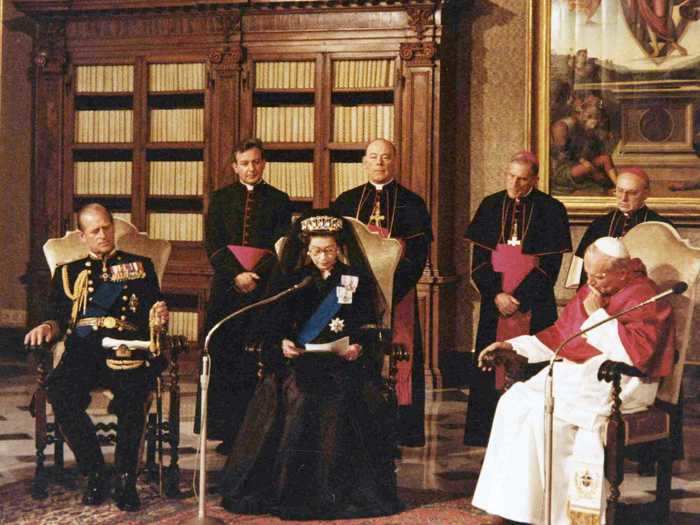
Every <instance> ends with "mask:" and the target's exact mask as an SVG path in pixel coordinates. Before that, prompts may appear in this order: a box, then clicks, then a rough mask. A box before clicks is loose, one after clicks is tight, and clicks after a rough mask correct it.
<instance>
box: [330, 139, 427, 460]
mask: <svg viewBox="0 0 700 525" xmlns="http://www.w3.org/2000/svg"><path fill="white" fill-rule="evenodd" d="M362 165H363V167H364V170H365V172H366V174H367V178H368V182H367V183H366V184H363V185H362V186H358V187H356V188H353V189H351V190H348V191H346V192H344V193H342V194H340V195H339V196H338V198H337V199H336V201H335V203H334V204H333V210H334V211H335V212H336V213H338V214H339V215H342V216H348V217H354V218H356V219H358V220H360V221H362V222H364V223H365V224H367V225H368V226H369V227H370V228H371V229H375V231H379V232H381V233H382V234H383V235H385V236H389V237H394V238H396V239H399V240H400V241H401V242H402V243H403V246H404V251H403V256H402V258H401V261H400V262H399V266H398V268H397V270H396V273H395V275H394V300H393V304H394V310H393V326H392V328H393V342H394V343H399V344H402V345H403V346H404V348H406V349H407V350H408V353H409V355H410V359H409V360H408V361H399V362H398V367H399V371H398V374H397V384H396V396H397V399H398V404H399V423H398V442H399V444H400V445H404V446H423V445H424V444H425V426H424V421H423V420H424V416H425V377H424V371H423V345H422V339H421V330H420V323H419V320H418V307H417V304H416V284H417V283H418V280H419V279H420V276H421V274H422V273H423V268H424V267H425V263H426V260H427V258H428V250H429V248H430V242H431V241H432V238H433V234H432V229H431V223H430V215H429V214H428V209H427V207H426V205H425V201H424V200H423V199H422V198H421V197H420V196H418V195H417V194H415V193H413V192H412V191H410V190H408V189H407V188H404V187H403V186H401V185H400V184H399V183H398V182H397V181H396V180H395V176H396V171H397V169H398V165H399V161H398V158H397V151H396V147H395V146H394V144H392V143H391V142H390V141H388V140H385V139H377V140H374V141H372V142H370V144H369V145H368V146H367V150H366V151H365V156H364V157H363V158H362Z"/></svg>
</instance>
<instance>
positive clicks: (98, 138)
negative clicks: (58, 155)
mask: <svg viewBox="0 0 700 525" xmlns="http://www.w3.org/2000/svg"><path fill="white" fill-rule="evenodd" d="M133 138H134V112H133V111H132V110H130V109H109V110H80V111H76V112H75V142H77V143H105V142H131V141H132V140H133Z"/></svg>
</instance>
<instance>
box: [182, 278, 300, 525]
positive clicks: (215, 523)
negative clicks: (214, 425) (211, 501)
mask: <svg viewBox="0 0 700 525" xmlns="http://www.w3.org/2000/svg"><path fill="white" fill-rule="evenodd" d="M312 280H313V279H312V278H311V277H306V278H305V279H304V280H303V281H301V282H300V283H298V284H295V285H294V286H292V287H291V288H287V289H286V290H283V291H281V292H279V293H278V294H275V295H272V296H270V297H266V298H265V299H261V300H260V301H256V302H254V303H252V304H249V305H248V306H244V307H243V308H241V309H240V310H236V311H235V312H232V313H230V314H229V315H227V316H226V317H224V318H223V319H221V320H220V321H219V322H218V323H216V324H215V325H214V326H212V328H211V330H209V332H208V333H207V336H206V337H205V338H204V348H203V350H202V373H201V375H200V376H199V384H200V386H201V390H202V395H201V396H200V406H199V408H200V411H199V414H200V418H199V419H200V421H199V427H200V428H199V502H198V506H197V516H195V517H193V518H191V519H189V520H185V521H183V522H182V524H183V525H219V524H223V523H224V522H223V521H222V520H220V519H219V518H214V517H209V516H207V515H206V499H207V492H206V491H207V401H208V399H207V393H208V390H209V378H210V377H211V356H210V355H209V341H210V340H211V337H212V336H213V335H214V333H216V331H217V330H218V329H219V328H221V326H223V325H224V324H225V323H227V322H228V321H230V320H232V319H235V318H236V317H239V316H241V315H243V314H244V313H246V312H249V311H250V310H253V309H255V308H258V307H260V306H265V305H267V304H270V303H274V302H275V301H278V300H280V299H282V298H283V297H286V296H287V295H290V294H292V293H294V292H296V291H297V290H300V289H302V288H304V287H306V286H308V285H309V284H310V283H311V282H312Z"/></svg>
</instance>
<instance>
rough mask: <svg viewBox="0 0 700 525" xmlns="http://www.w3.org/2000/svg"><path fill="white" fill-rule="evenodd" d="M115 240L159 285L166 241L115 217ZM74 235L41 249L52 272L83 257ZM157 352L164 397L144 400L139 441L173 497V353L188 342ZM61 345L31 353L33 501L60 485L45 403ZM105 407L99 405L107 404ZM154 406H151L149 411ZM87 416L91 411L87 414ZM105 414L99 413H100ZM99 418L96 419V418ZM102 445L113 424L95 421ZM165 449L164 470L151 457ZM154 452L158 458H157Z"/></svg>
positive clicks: (166, 343)
mask: <svg viewBox="0 0 700 525" xmlns="http://www.w3.org/2000/svg"><path fill="white" fill-rule="evenodd" d="M114 224H115V239H116V246H117V248H118V249H120V250H123V251H127V252H130V253H135V254H137V255H142V256H146V257H149V258H150V259H151V260H152V261H153V264H154V267H155V270H156V273H157V275H158V280H159V281H162V279H163V274H164V273H165V265H166V264H167V262H168V258H169V257H170V251H171V246H170V243H169V242H168V241H164V240H158V239H149V238H148V236H147V235H146V234H145V233H140V232H139V231H138V230H137V229H136V227H135V226H134V225H133V224H131V223H129V222H127V221H124V220H121V219H118V218H115V219H114ZM79 233H80V232H78V231H70V232H68V233H66V235H64V236H63V237H61V238H59V239H49V240H48V241H47V242H46V243H45V244H44V256H45V257H46V262H47V264H48V265H49V268H50V270H51V275H53V274H54V271H55V270H56V268H57V267H58V266H60V265H62V264H66V263H69V262H72V261H75V260H77V259H82V258H83V257H86V256H87V255H88V252H87V248H86V246H85V244H84V243H82V242H81V241H80V238H79ZM161 349H162V351H163V352H165V353H166V355H167V357H168V359H169V366H168V368H167V369H166V370H165V371H164V372H163V374H161V378H160V381H161V385H162V387H161V391H162V392H165V393H167V396H166V397H160V396H151V398H153V397H156V403H155V404H154V403H152V399H151V400H149V404H150V407H151V411H150V412H149V414H148V416H147V418H148V424H147V426H146V432H145V435H144V439H145V441H146V443H147V447H146V448H147V451H146V464H145V470H146V471H147V472H148V473H149V474H150V476H151V477H153V478H156V479H158V480H159V481H161V483H162V484H163V485H162V486H164V489H165V493H166V494H167V495H169V496H174V495H176V494H177V493H178V492H179V489H178V485H179V468H178V445H179V442H180V434H179V428H180V387H179V382H178V362H177V360H178V354H179V353H180V352H182V351H186V349H187V341H186V339H185V338H184V337H180V336H166V337H164V338H163V341H162V344H161ZM63 350H64V347H63V342H62V341H59V342H58V343H56V344H54V345H53V347H51V348H50V349H49V348H48V346H47V345H44V346H42V347H36V348H34V349H33V351H34V355H35V360H36V363H37V370H38V380H37V387H36V390H35V392H34V396H33V398H32V405H31V407H30V408H31V412H32V415H33V416H34V418H35V419H34V421H35V423H34V425H35V444H36V469H35V475H34V481H33V483H32V496H33V497H34V498H35V499H42V498H45V497H47V496H48V484H49V481H51V480H57V481H61V480H65V478H64V469H63V443H64V440H63V436H62V435H61V432H60V430H59V429H58V426H57V425H56V424H55V423H54V422H53V421H52V413H51V406H50V405H49V404H48V403H47V397H46V378H47V376H48V373H49V372H50V371H51V370H52V369H53V367H54V365H55V364H57V363H58V360H59V358H60V356H61V354H62V353H63ZM95 394H99V395H102V394H104V395H106V396H107V398H108V399H110V398H111V392H109V391H107V390H103V389H100V390H96V391H94V392H93V404H94V399H95V397H94V395H95ZM163 401H165V405H166V406H167V413H168V417H167V419H165V420H164V418H163V404H164V403H163ZM106 404H107V403H103V405H106ZM154 405H155V407H154ZM90 410H91V411H92V409H90ZM102 412H104V410H102ZM97 415H101V414H97ZM95 426H96V428H97V431H98V436H99V437H100V441H101V442H103V443H104V442H111V443H114V442H115V440H116V434H115V433H114V430H116V423H114V422H110V423H103V422H99V423H97V424H96V425H95ZM164 442H165V443H167V444H168V445H169V447H168V448H169V455H170V463H169V465H168V467H167V468H166V469H165V470H163V468H162V464H160V465H159V464H156V455H158V456H159V457H160V458H162V451H163V449H162V446H163V443H164ZM52 444H53V445H54V465H53V468H52V469H50V471H49V470H48V469H47V468H46V467H45V466H44V461H45V458H46V455H45V453H44V451H45V449H46V446H47V445H52ZM157 453H158V454H157Z"/></svg>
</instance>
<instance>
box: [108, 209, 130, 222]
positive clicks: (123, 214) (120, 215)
mask: <svg viewBox="0 0 700 525" xmlns="http://www.w3.org/2000/svg"><path fill="white" fill-rule="evenodd" d="M112 217H114V218H115V219H121V220H123V221H126V222H131V212H128V211H113V212H112Z"/></svg>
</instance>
